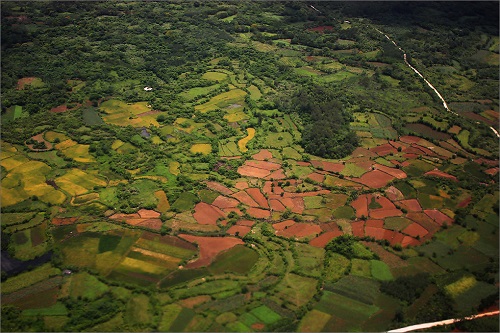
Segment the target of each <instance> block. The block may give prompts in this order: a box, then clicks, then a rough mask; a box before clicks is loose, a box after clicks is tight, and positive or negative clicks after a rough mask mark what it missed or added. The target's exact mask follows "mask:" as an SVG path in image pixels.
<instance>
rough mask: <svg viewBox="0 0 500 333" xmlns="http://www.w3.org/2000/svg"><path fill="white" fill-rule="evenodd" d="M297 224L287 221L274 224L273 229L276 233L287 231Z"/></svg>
mask: <svg viewBox="0 0 500 333" xmlns="http://www.w3.org/2000/svg"><path fill="white" fill-rule="evenodd" d="M294 224H295V221H294V220H285V221H283V222H278V223H275V224H273V229H274V230H276V231H281V230H285V229H286V228H287V227H290V226H292V225H294Z"/></svg>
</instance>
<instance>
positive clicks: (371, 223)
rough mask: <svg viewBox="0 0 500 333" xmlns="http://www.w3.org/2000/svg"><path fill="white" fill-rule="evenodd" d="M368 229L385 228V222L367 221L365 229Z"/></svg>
mask: <svg viewBox="0 0 500 333" xmlns="http://www.w3.org/2000/svg"><path fill="white" fill-rule="evenodd" d="M366 227H372V228H383V227H384V220H367V221H366V222H365V228H366Z"/></svg>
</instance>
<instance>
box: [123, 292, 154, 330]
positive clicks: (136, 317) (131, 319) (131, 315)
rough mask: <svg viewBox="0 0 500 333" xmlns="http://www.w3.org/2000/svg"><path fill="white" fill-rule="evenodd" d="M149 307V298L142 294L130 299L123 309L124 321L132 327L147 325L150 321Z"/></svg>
mask: <svg viewBox="0 0 500 333" xmlns="http://www.w3.org/2000/svg"><path fill="white" fill-rule="evenodd" d="M149 307H150V304H149V297H148V296H146V295H144V294H139V295H137V296H135V297H132V298H130V300H129V301H128V303H127V305H126V307H125V313H124V319H125V321H126V322H128V323H130V324H132V325H134V324H146V323H149V322H150V321H151V319H152V316H151V314H150V313H149V311H148V310H149Z"/></svg>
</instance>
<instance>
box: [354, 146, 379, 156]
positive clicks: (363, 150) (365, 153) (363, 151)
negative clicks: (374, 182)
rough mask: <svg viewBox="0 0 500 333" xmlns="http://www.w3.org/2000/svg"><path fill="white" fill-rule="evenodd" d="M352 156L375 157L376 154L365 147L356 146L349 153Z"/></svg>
mask: <svg viewBox="0 0 500 333" xmlns="http://www.w3.org/2000/svg"><path fill="white" fill-rule="evenodd" d="M351 156H352V157H377V154H375V153H372V152H371V151H369V150H368V149H366V148H361V147H358V148H356V149H354V151H353V152H352V154H351Z"/></svg>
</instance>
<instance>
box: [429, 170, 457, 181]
mask: <svg viewBox="0 0 500 333" xmlns="http://www.w3.org/2000/svg"><path fill="white" fill-rule="evenodd" d="M424 175H426V176H433V177H440V178H447V179H451V180H453V181H455V182H458V179H457V177H455V176H452V175H450V174H448V173H446V172H443V171H439V170H437V169H435V170H431V171H428V172H426V173H425V174H424Z"/></svg>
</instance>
